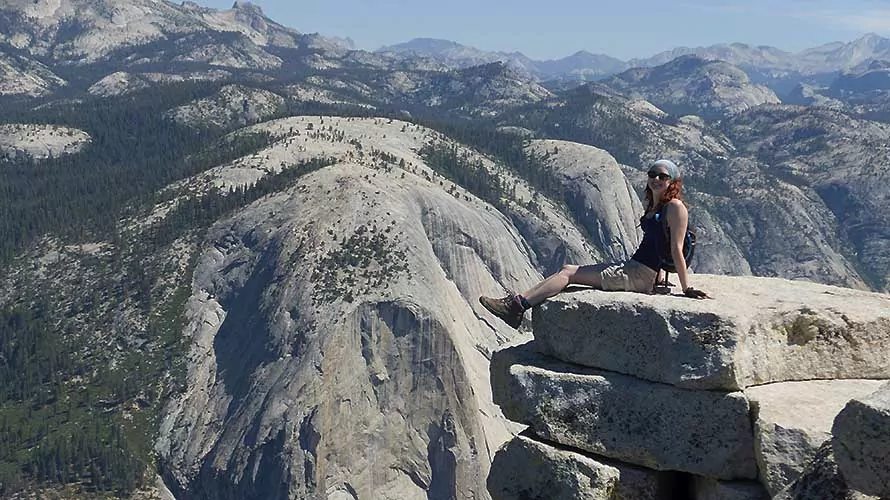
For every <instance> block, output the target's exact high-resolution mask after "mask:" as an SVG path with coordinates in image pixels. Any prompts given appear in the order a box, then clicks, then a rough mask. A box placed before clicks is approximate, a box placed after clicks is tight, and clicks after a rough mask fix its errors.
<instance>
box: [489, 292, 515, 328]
mask: <svg viewBox="0 0 890 500" xmlns="http://www.w3.org/2000/svg"><path fill="white" fill-rule="evenodd" d="M479 303H480V304H482V307H484V308H486V309H488V312H490V313H491V314H494V315H495V316H497V317H498V318H500V319H501V320H502V321H503V322H504V323H507V324H508V325H510V326H512V327H513V328H516V329H519V325H521V324H522V316H523V314H525V310H524V309H523V308H522V306H521V305H519V302H517V301H516V296H515V295H513V294H510V295H507V296H506V297H503V298H500V299H493V298H491V297H485V296H482V297H479Z"/></svg>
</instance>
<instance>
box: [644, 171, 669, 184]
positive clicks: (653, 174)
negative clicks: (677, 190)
mask: <svg viewBox="0 0 890 500" xmlns="http://www.w3.org/2000/svg"><path fill="white" fill-rule="evenodd" d="M647 175H648V176H649V178H650V179H655V178H656V177H657V178H658V180H660V181H665V182H667V181H669V180H671V176H670V175H668V174H665V173H663V172H649V173H648V174H647Z"/></svg>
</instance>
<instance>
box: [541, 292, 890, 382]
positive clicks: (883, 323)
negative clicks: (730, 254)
mask: <svg viewBox="0 0 890 500" xmlns="http://www.w3.org/2000/svg"><path fill="white" fill-rule="evenodd" d="M692 281H693V283H694V286H695V287H696V288H701V289H703V290H705V291H707V292H709V293H710V294H711V295H712V296H713V297H714V300H690V299H688V298H685V297H683V296H682V295H676V294H675V295H667V296H664V295H645V294H637V293H626V292H602V291H598V290H582V291H579V292H576V293H563V294H561V295H558V296H556V297H553V298H551V299H550V300H548V301H547V302H545V303H544V304H542V305H541V306H540V307H538V308H536V309H535V311H534V315H533V322H534V323H533V325H534V335H535V339H536V341H537V343H538V344H539V345H540V346H541V350H542V352H544V353H545V354H548V355H550V356H552V357H554V358H557V359H562V360H564V361H568V362H572V363H576V364H579V365H583V366H588V367H593V368H599V369H603V370H609V371H614V372H619V373H624V374H627V375H632V376H634V377H638V378H642V379H646V380H651V381H653V382H662V383H665V384H671V385H674V386H677V387H682V388H687V389H707V390H711V389H716V390H725V391H735V390H739V389H742V388H745V387H749V386H754V385H761V384H766V383H770V382H784V381H793V380H813V379H845V378H869V379H887V378H890V356H886V354H885V353H886V352H888V351H890V296H888V295H886V294H878V293H872V292H865V291H859V290H853V289H848V288H839V287H834V286H827V285H819V284H815V283H809V282H803V281H789V280H784V279H778V278H757V277H748V276H745V277H738V276H712V275H694V276H693V278H692ZM675 291H676V289H675Z"/></svg>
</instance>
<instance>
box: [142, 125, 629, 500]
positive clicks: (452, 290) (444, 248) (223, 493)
mask: <svg viewBox="0 0 890 500" xmlns="http://www.w3.org/2000/svg"><path fill="white" fill-rule="evenodd" d="M247 131H251V132H252V131H263V132H269V133H270V134H271V135H272V136H273V137H275V138H276V141H275V143H274V144H272V145H271V146H269V147H268V148H267V149H265V150H263V151H260V152H258V153H256V154H254V155H250V156H248V157H244V158H240V159H238V160H236V161H234V162H232V163H230V164H227V165H222V166H220V167H218V168H213V169H210V170H208V171H206V172H203V173H202V174H201V175H200V176H198V177H196V178H193V179H189V180H187V181H185V182H183V183H181V184H177V185H175V186H172V189H171V192H174V193H178V192H182V191H185V190H193V191H201V190H204V189H207V190H210V189H217V188H222V189H224V190H226V189H229V188H232V187H242V186H246V185H250V184H252V183H254V182H256V181H257V180H258V179H260V178H262V177H264V176H266V175H270V174H275V173H277V172H280V171H281V170H282V169H285V168H291V167H292V166H293V165H294V164H296V163H298V162H301V161H304V160H309V159H313V158H333V159H334V160H335V162H339V163H336V164H335V165H333V166H330V167H326V168H323V169H321V170H318V171H316V172H314V173H312V174H309V175H307V176H305V177H303V178H301V179H300V180H299V181H298V182H297V183H296V184H295V185H294V186H293V187H291V188H289V189H288V190H286V191H284V192H282V193H280V194H277V195H274V196H269V197H266V198H263V199H261V200H259V201H257V202H256V203H254V204H253V205H252V206H251V207H249V208H247V209H245V210H243V211H241V212H239V214H238V215H236V216H235V217H233V218H232V219H230V220H227V221H223V222H221V223H220V224H218V225H217V226H216V227H215V228H214V229H213V230H212V231H211V232H210V235H209V237H208V243H207V244H206V246H205V249H204V252H203V256H202V257H201V259H200V260H199V263H198V266H197V268H196V271H195V278H194V285H193V294H192V298H191V301H190V303H189V304H190V305H189V309H188V311H187V319H188V328H187V331H186V333H187V335H189V336H190V338H191V339H192V341H193V345H194V347H193V350H192V352H191V353H190V365H189V366H190V369H189V375H188V390H187V391H186V393H185V394H183V395H182V396H181V398H179V399H178V400H176V401H174V402H172V403H171V405H170V406H169V408H168V412H167V414H166V418H165V421H164V424H163V428H162V431H161V438H160V441H159V443H158V450H159V454H160V456H161V460H160V461H161V466H162V469H163V470H164V473H165V474H164V477H165V479H166V480H167V482H168V484H169V485H170V488H171V491H173V492H174V493H175V494H176V493H182V492H184V491H188V492H192V493H194V492H196V491H199V492H202V493H201V494H202V495H205V496H204V497H203V498H210V497H214V498H227V495H228V496H237V495H239V494H241V495H245V494H248V492H253V493H251V494H254V493H256V492H260V493H257V494H264V495H267V497H268V498H272V497H285V496H287V495H291V496H295V497H299V498H314V496H313V495H319V496H320V495H325V496H323V497H327V498H336V497H337V496H338V495H340V496H344V495H345V496H344V498H352V497H357V498H393V499H403V498H416V497H418V496H425V495H426V496H430V497H435V498H471V497H474V496H475V498H486V497H487V493H486V491H485V478H486V475H487V471H488V467H489V464H490V460H491V457H492V456H493V454H494V452H495V450H497V449H498V447H499V446H500V445H501V444H503V443H504V442H506V441H507V440H508V439H510V438H511V437H512V435H513V434H514V433H515V432H516V430H517V427H518V426H517V425H516V424H514V423H511V422H508V421H507V420H505V419H504V418H503V416H502V415H501V413H500V410H499V409H498V408H497V406H496V405H495V404H494V403H493V402H492V401H491V399H490V396H489V395H490V394H491V389H490V386H489V362H488V359H487V356H488V355H489V353H490V352H492V351H494V350H496V349H497V348H498V347H499V346H500V345H502V344H503V343H504V342H506V341H509V340H515V339H517V338H527V335H526V333H524V332H518V333H517V332H516V331H514V330H512V329H509V328H507V327H506V326H504V325H503V324H502V323H501V322H499V321H498V320H496V319H495V318H493V317H491V315H490V314H488V313H487V312H485V311H484V310H483V309H482V308H481V306H479V304H478V302H477V300H476V298H477V297H478V296H479V295H481V294H492V293H496V292H498V291H499V290H501V289H502V288H511V289H524V288H526V287H528V286H530V285H532V284H534V283H535V282H536V281H537V280H539V279H540V278H541V275H540V274H539V273H537V272H536V271H535V265H534V260H535V255H536V254H539V253H538V250H537V249H536V247H535V242H534V239H531V238H529V239H528V240H524V239H523V237H522V236H521V235H520V232H519V231H518V230H517V229H516V228H515V227H514V225H513V224H511V221H510V220H508V219H507V218H506V217H504V216H503V215H502V214H500V213H499V212H498V211H496V210H493V209H491V207H490V206H488V205H487V204H485V203H484V202H482V201H481V200H479V199H477V198H476V197H474V196H472V194H471V193H469V192H467V191H465V190H463V189H461V188H459V187H455V186H452V185H451V184H450V183H447V182H446V181H445V180H444V179H443V178H442V177H440V176H439V175H438V174H436V173H435V171H434V170H433V169H431V168H430V167H429V166H427V165H426V164H425V163H424V161H423V159H422V158H421V157H420V156H419V155H418V153H417V151H418V150H419V149H421V147H422V146H423V145H424V144H426V143H427V142H429V141H436V140H444V138H442V137H440V136H439V135H438V134H436V133H433V132H432V131H430V130H428V129H424V128H423V127H419V126H416V125H413V124H408V123H404V122H399V121H394V120H386V119H344V118H332V117H292V118H287V119H283V120H277V121H273V122H268V123H263V124H259V125H256V126H254V127H251V128H249V129H247ZM466 152H467V154H468V155H470V158H473V159H474V161H475V159H476V158H478V159H479V161H480V162H482V164H483V166H484V167H485V168H490V169H492V170H493V171H495V170H497V172H498V173H499V175H503V176H505V177H506V176H509V172H506V171H503V169H502V167H499V166H497V165H495V164H493V163H492V162H490V160H485V159H484V158H483V157H482V156H481V155H479V154H478V153H474V152H472V151H469V150H467V151H466ZM389 155H392V156H389ZM402 160H404V162H403V161H402ZM400 165H401V166H400ZM506 178H507V179H509V182H511V183H512V182H514V180H515V182H516V185H517V188H516V192H517V195H518V197H520V199H522V198H524V199H530V196H531V190H530V189H529V188H528V186H527V185H525V184H524V183H523V182H521V181H520V180H518V179H515V178H512V177H506ZM182 188H184V189H182ZM449 188H450V189H451V190H450V191H449ZM628 196H631V195H630V194H629V193H628ZM332 207H335V209H332ZM162 213H163V210H161V209H160V208H159V209H158V210H157V213H155V214H153V215H152V217H160V216H162ZM516 214H517V215H519V212H518V211H517V212H516ZM532 216H534V217H536V218H538V220H540V221H542V225H545V226H547V227H560V226H563V227H566V228H571V227H572V226H571V222H570V221H568V220H567V219H566V218H565V216H560V215H558V210H556V209H555V207H553V206H551V205H550V204H549V203H547V202H546V200H542V204H541V212H540V213H538V214H530V215H528V217H532ZM520 225H521V224H519V223H518V222H517V223H516V227H518V226H520ZM574 231H575V232H574V233H573V232H572V231H566V232H564V233H562V236H563V244H564V245H565V246H566V248H567V249H571V251H572V252H574V253H576V254H580V253H581V252H582V251H583V250H584V249H585V246H584V245H583V243H581V242H583V238H581V237H580V235H577V230H574ZM350 242H351V243H350ZM355 245H357V246H358V247H359V248H365V249H373V251H372V252H371V254H370V255H369V256H368V257H369V258H368V262H366V263H365V264H359V263H357V262H352V263H350V262H351V261H350V260H349V259H348V255H351V253H349V252H354V251H355V248H353V246H355ZM356 450H359V452H356ZM285 478H291V479H290V480H286V479H285ZM282 484H283V485H284V486H281V488H278V489H276V488H277V485H282ZM267 485H276V487H275V488H272V487H271V486H267Z"/></svg>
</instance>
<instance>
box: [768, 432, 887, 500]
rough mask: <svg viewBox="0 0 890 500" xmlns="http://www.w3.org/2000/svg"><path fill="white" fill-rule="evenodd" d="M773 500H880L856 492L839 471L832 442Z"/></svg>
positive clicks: (824, 445) (820, 449)
mask: <svg viewBox="0 0 890 500" xmlns="http://www.w3.org/2000/svg"><path fill="white" fill-rule="evenodd" d="M773 500H878V497H874V496H870V495H866V494H864V493H861V492H859V491H856V490H854V489H852V488H850V486H849V485H848V484H847V481H846V480H845V479H844V476H843V474H841V472H840V471H839V470H838V467H837V462H836V461H835V457H834V452H833V451H832V446H831V441H826V442H825V443H824V444H823V445H822V446H821V447H820V448H819V451H818V452H817V453H816V456H815V457H814V458H813V460H812V461H811V462H810V463H809V464H808V465H807V467H806V468H805V469H804V471H803V473H802V474H801V475H800V477H798V478H797V480H795V481H794V482H793V483H791V484H790V485H789V486H788V487H787V488H785V489H784V490H782V491H780V492H779V493H778V494H777V495H775V496H774V497H773Z"/></svg>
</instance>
